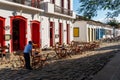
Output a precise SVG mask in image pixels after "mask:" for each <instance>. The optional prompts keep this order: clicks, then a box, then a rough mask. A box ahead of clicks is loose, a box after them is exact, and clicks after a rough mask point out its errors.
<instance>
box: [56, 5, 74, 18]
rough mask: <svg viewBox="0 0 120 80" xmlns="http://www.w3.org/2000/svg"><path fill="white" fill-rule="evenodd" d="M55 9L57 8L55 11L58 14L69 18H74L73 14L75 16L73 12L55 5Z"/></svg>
mask: <svg viewBox="0 0 120 80" xmlns="http://www.w3.org/2000/svg"><path fill="white" fill-rule="evenodd" d="M54 8H55V9H54V11H55V12H57V13H61V14H65V15H69V16H72V14H73V11H71V10H69V9H65V8H63V7H60V6H57V5H54Z"/></svg>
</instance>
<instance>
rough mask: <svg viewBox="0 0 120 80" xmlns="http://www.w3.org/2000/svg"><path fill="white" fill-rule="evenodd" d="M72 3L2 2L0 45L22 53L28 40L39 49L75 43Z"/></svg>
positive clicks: (64, 0) (62, 0)
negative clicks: (73, 41) (8, 46)
mask: <svg viewBox="0 0 120 80" xmlns="http://www.w3.org/2000/svg"><path fill="white" fill-rule="evenodd" d="M72 10H73V8H72V0H59V1H57V0H2V1H1V0H0V12H1V13H0V45H1V46H4V45H8V44H10V50H11V52H12V51H16V50H23V49H24V46H25V45H26V44H27V42H28V41H29V40H32V41H33V42H34V43H36V44H38V46H39V47H41V48H43V47H45V46H47V47H50V46H54V44H55V43H56V42H60V44H62V43H65V44H68V43H70V41H72V40H73V36H71V35H73V25H72V21H73V19H75V14H74V12H73V11H72Z"/></svg>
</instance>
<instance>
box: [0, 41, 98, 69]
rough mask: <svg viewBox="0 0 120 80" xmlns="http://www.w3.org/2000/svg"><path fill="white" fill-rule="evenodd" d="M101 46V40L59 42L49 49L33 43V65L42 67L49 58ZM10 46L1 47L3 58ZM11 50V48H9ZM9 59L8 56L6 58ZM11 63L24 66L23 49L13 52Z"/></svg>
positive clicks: (63, 56)
mask: <svg viewBox="0 0 120 80" xmlns="http://www.w3.org/2000/svg"><path fill="white" fill-rule="evenodd" d="M99 46H100V42H95V41H94V42H76V41H72V42H71V43H70V44H64V43H63V44H59V43H58V42H57V43H56V44H55V46H53V47H51V48H49V49H47V48H46V49H41V48H39V47H38V45H37V44H33V49H32V54H31V66H32V68H33V69H38V68H42V67H43V66H44V65H46V64H47V62H49V59H50V58H51V59H52V60H54V59H64V58H71V57H72V56H73V55H76V54H83V53H85V52H86V51H90V50H94V49H95V48H98V47H99ZM7 49H9V47H4V48H3V47H0V50H1V52H0V53H1V55H2V56H1V58H3V56H4V55H3V54H2V53H3V52H5V51H7ZM8 52H9V50H8ZM5 59H7V58H5ZM9 61H10V63H11V64H12V65H13V66H14V68H19V67H20V68H24V64H25V61H24V55H23V51H21V50H19V51H16V52H14V53H13V54H11V56H10V59H9Z"/></svg>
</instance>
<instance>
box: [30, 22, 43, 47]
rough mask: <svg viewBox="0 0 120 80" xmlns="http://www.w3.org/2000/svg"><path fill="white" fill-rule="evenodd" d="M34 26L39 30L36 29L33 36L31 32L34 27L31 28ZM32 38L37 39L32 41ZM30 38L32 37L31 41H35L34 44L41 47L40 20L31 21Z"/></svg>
mask: <svg viewBox="0 0 120 80" xmlns="http://www.w3.org/2000/svg"><path fill="white" fill-rule="evenodd" d="M35 24H36V25H37V26H36V25H35ZM34 27H37V28H36V29H37V30H39V31H37V33H36V35H34V37H33V34H34V31H33V30H34V29H33V28H34ZM37 35H38V36H37ZM34 38H37V39H35V41H34ZM31 39H32V41H33V42H35V43H36V44H38V47H41V37H40V22H39V21H37V20H33V21H31Z"/></svg>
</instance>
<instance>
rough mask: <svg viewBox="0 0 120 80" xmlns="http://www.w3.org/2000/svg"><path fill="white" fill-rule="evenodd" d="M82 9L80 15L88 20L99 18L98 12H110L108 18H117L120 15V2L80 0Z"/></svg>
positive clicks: (79, 10)
mask: <svg viewBox="0 0 120 80" xmlns="http://www.w3.org/2000/svg"><path fill="white" fill-rule="evenodd" d="M79 2H80V4H81V5H80V7H79V9H78V13H82V14H83V16H85V17H86V18H89V19H91V18H92V17H95V16H97V10H110V11H112V13H111V12H108V14H107V17H115V16H118V15H119V14H120V0H79Z"/></svg>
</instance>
